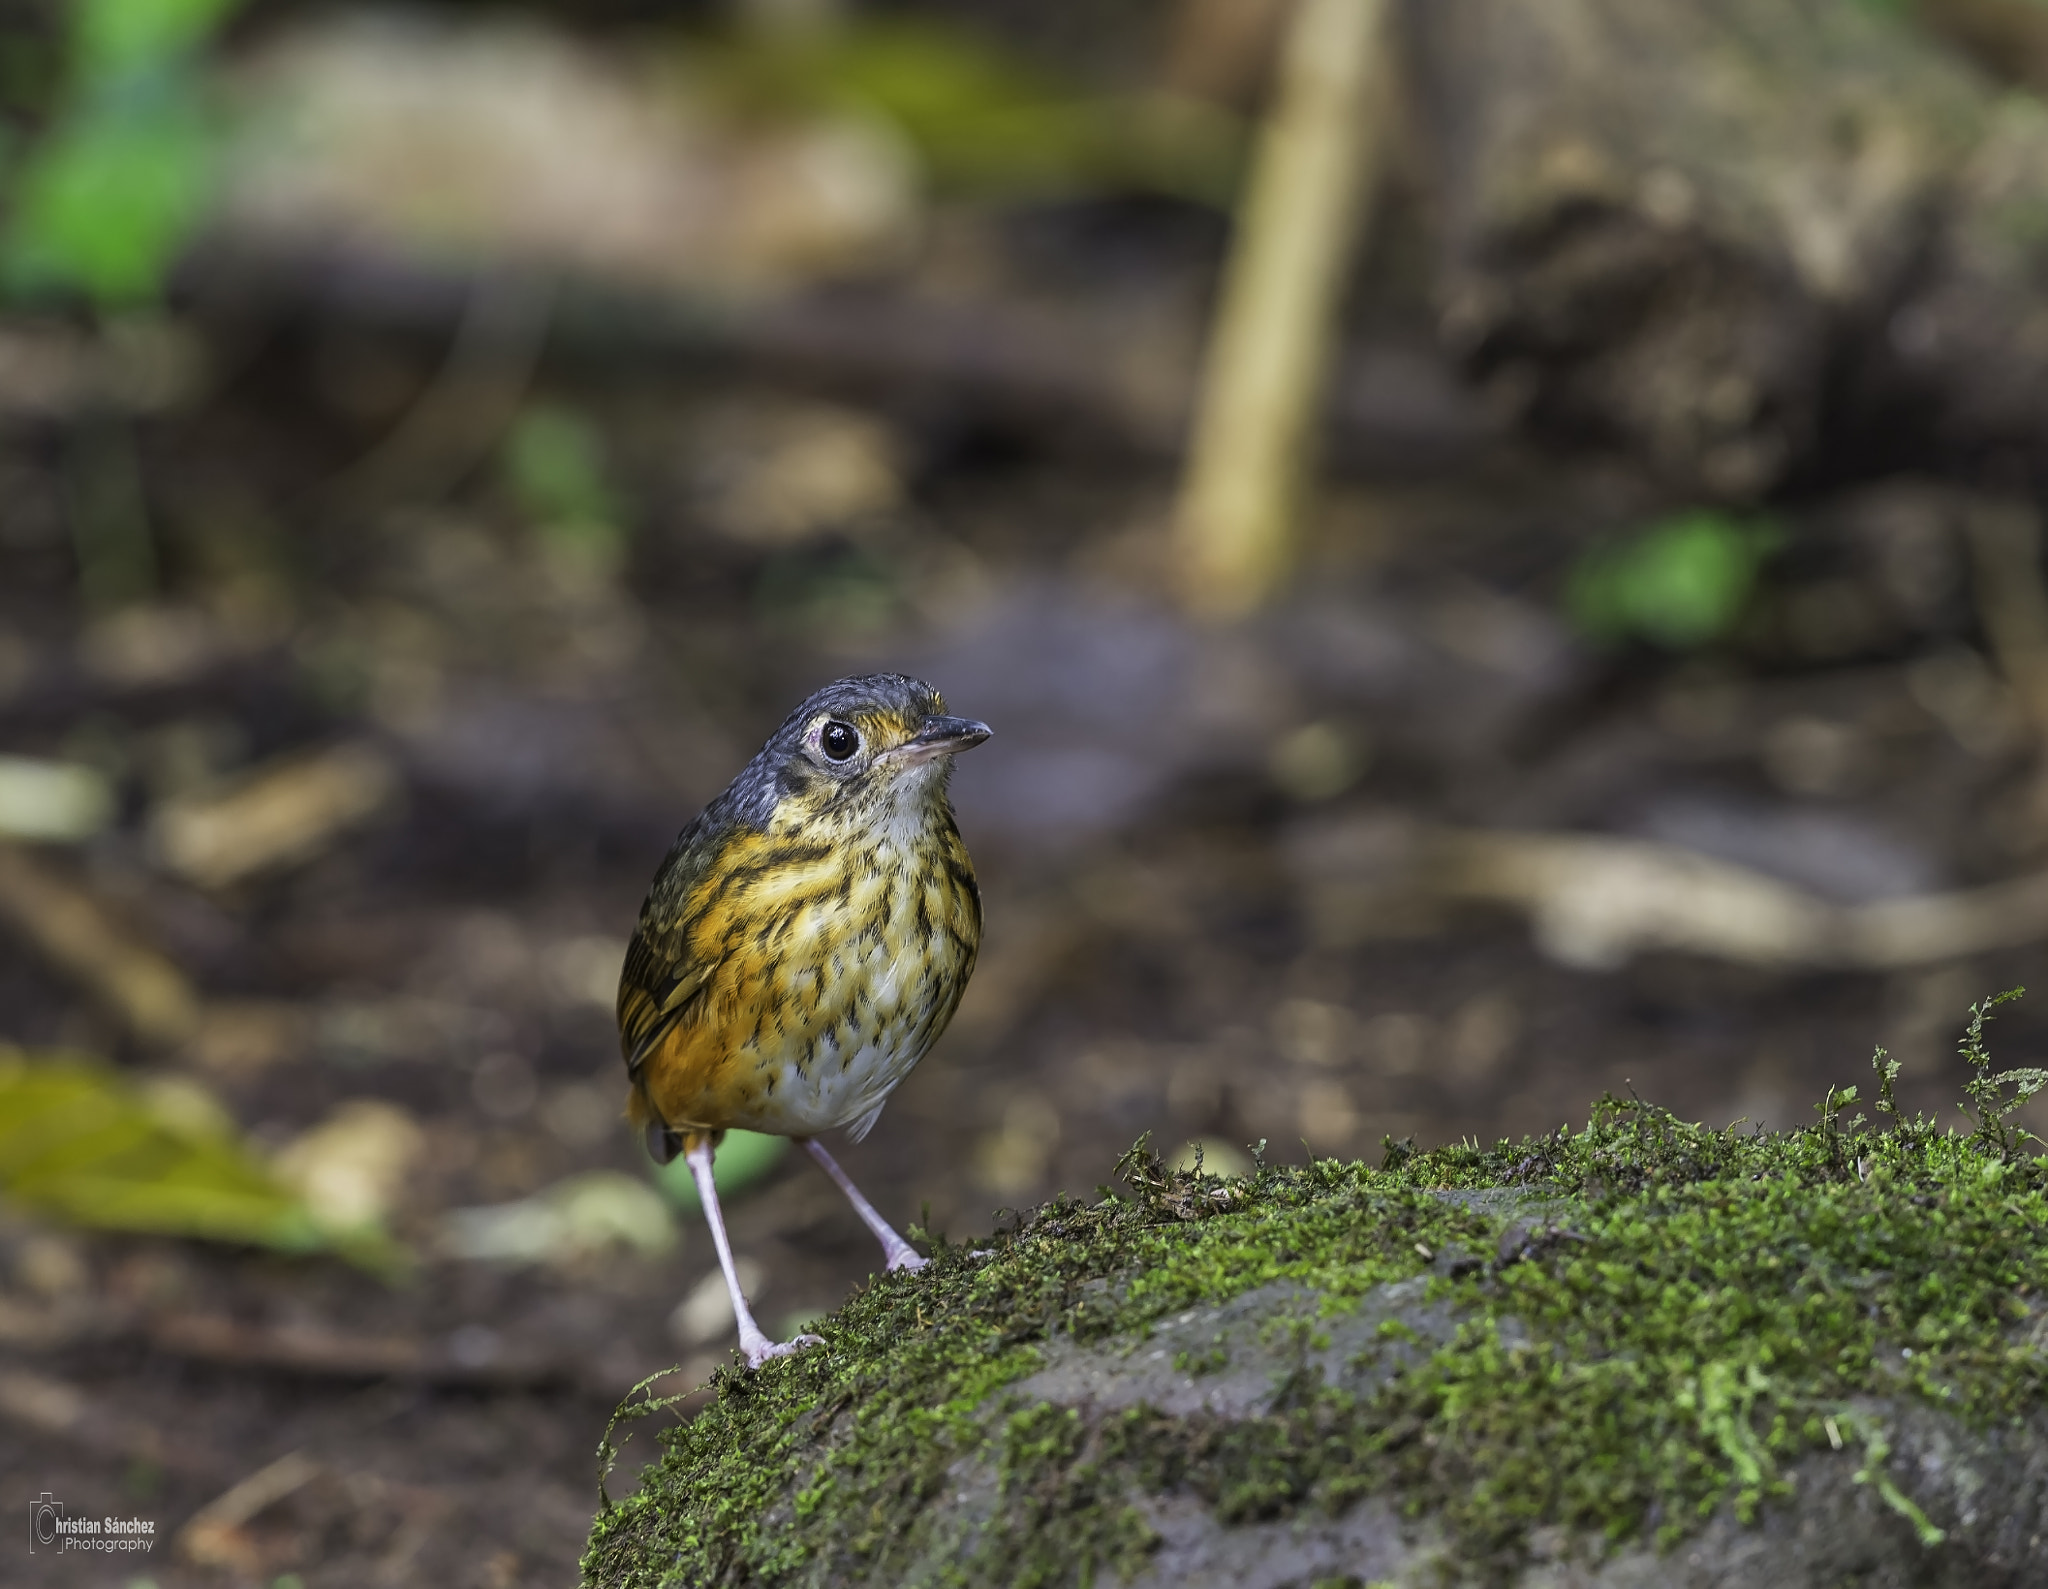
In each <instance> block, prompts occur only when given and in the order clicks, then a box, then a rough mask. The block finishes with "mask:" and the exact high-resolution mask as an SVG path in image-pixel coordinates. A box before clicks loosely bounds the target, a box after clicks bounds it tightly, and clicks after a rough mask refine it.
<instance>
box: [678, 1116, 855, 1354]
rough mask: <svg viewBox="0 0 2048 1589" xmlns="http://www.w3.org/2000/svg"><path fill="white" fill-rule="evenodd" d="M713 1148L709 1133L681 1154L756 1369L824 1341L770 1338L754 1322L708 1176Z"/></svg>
mask: <svg viewBox="0 0 2048 1589" xmlns="http://www.w3.org/2000/svg"><path fill="white" fill-rule="evenodd" d="M714 1151H715V1150H714V1149H713V1147H712V1145H711V1138H710V1136H709V1135H701V1136H699V1137H698V1138H697V1139H696V1140H695V1141H694V1142H692V1143H691V1144H690V1147H689V1148H688V1150H687V1151H686V1152H685V1153H684V1155H683V1157H684V1158H686V1159H688V1160H689V1162H690V1175H691V1178H692V1179H693V1180H695V1181H696V1183H697V1196H698V1198H699V1200H700V1201H701V1202H702V1203H703V1204H704V1222H705V1223H706V1224H707V1225H709V1226H710V1227H711V1245H712V1246H714V1247H716V1248H717V1249H718V1267H719V1268H721V1269H723V1270H724V1271H725V1289H726V1290H727V1291H728V1292H730V1293H731V1295H732V1316H733V1317H734V1318H735V1319H737V1320H738V1321H739V1326H740V1355H741V1356H742V1357H744V1358H746V1360H747V1367H749V1368H759V1367H760V1366H761V1365H762V1364H763V1363H765V1362H767V1361H768V1359H769V1358H771V1357H787V1356H788V1355H789V1354H790V1353H791V1352H800V1351H802V1350H803V1349H804V1348H805V1347H806V1346H818V1345H822V1344H823V1338H822V1337H820V1336H816V1335H799V1336H796V1337H795V1338H793V1339H791V1340H787V1341H771V1340H769V1339H768V1337H767V1336H765V1335H763V1334H762V1333H761V1326H760V1325H758V1324H756V1323H755V1322H754V1310H753V1309H752V1308H750V1307H748V1306H747V1299H746V1296H745V1295H744V1293H742V1292H741V1290H740V1277H739V1274H738V1272H737V1271H736V1270H735V1269H734V1268H733V1264H732V1243H730V1242H729V1241H727V1240H726V1239H725V1216H724V1215H723V1214H721V1213H720V1212H719V1211H718V1188H717V1186H716V1185H715V1184H713V1182H712V1179H711V1156H712V1153H713V1152H714Z"/></svg>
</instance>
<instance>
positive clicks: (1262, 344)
mask: <svg viewBox="0 0 2048 1589" xmlns="http://www.w3.org/2000/svg"><path fill="white" fill-rule="evenodd" d="M1385 11H1386V6H1385V0H1299V3H1298V5H1297V7H1296V10H1295V13H1294V16H1293V18H1292V19H1291V20H1290V22H1289V24H1288V28H1287V33H1286V37H1285V39H1284V40H1283V41H1282V45H1281V54H1280V63H1279V73H1278V80H1277V82H1276V84H1275V93H1274V100H1273V107H1272V109H1271V110H1270V111H1269V112H1268V114H1267V117H1266V121H1265V124H1264V126H1263V127H1262V128H1261V130H1260V134H1259V143H1258V149H1257V152H1256V154H1255V156H1254V160H1253V167H1252V172H1251V177H1250V181H1249V183H1248V184H1247V187H1246V191H1245V195H1244V199H1243V201H1242V204H1241V207H1240V212H1239V217H1238V226H1237V233H1236V237H1235V239H1234V241H1233V243H1232V247H1231V254H1230V260H1229V263H1228V266H1227V268H1226V272H1225V277H1224V285H1223V298H1222V302H1221V304H1220V306H1219V308H1218V311H1217V316H1216V323H1215V329H1214V332H1213V334H1212V337H1211V340H1210V346H1209V353H1208V358H1207V362H1206V368H1205V370H1204V373H1203V384H1202V391H1201V396H1200V400H1199V406H1198V408H1197V411H1196V416H1195V426H1194V435H1193V440H1192V443H1191V446H1190V449H1189V456H1188V463H1187V471H1186V474H1185V476H1184V477H1183V481H1182V487H1181V496H1180V502H1179V505H1178V509H1177V512H1176V515H1175V526H1174V533H1175V540H1176V547H1175V550H1176V566H1177V567H1178V569H1179V571H1180V577H1181V595H1182V598H1183V600H1184V601H1185V602H1186V604H1187V606H1188V607H1189V608H1190V609H1191V610H1192V611H1194V612H1196V613H1199V614H1201V615H1203V616H1205V617H1211V618H1232V617H1237V616H1241V615H1242V614H1244V613H1246V612H1249V611H1251V610H1252V609H1254V608H1255V607H1257V606H1259V605H1261V604H1262V603H1263V602H1265V601H1266V600H1267V599H1268V598H1270V597H1271V596H1272V595H1273V594H1274V592H1275V591H1276V590H1277V589H1278V588H1279V586H1280V584H1281V583H1282V581H1283V580H1285V578H1286V577H1287V573H1288V570H1289V569H1290V567H1291V566H1292V563H1293V558H1294V541H1295V527H1296V519H1297V516H1298V514H1299V510H1300V505H1301V499H1302V496H1303V488H1304V483H1305V479H1306V474H1307V470H1308V468H1309V462H1310V456H1311V441H1312V432H1313V427H1314V424H1315V421H1316V418H1317V415H1318V413H1319V410H1320V404H1319V401H1318V400H1319V398H1320V397H1321V394H1322V389H1323V382H1324V376H1325V373H1326V371H1327V369H1328V366H1329V362H1330V354H1331V351H1332V344H1333V342H1334V340H1335V337H1334V330H1335V324H1336V318H1337V311H1338V308H1339V305H1340V303H1341V297H1342V290H1343V284H1344V279H1345V275H1346V267H1347V266H1348V265H1349V263H1350V260H1351V257H1352V252H1353V249H1354V246H1355V243H1356V240H1357V237H1358V234H1359V232H1360V230H1361V228H1360V226H1359V218H1358V210H1359V208H1360V198H1361V195H1362V194H1363V192H1364V191H1365V189H1366V188H1367V187H1368V185H1369V183H1370V180H1371V175H1372V173H1373V172H1374V171H1375V170H1376V168H1377V165H1378V162H1379V156H1380V152H1381V146H1382V144H1383V142H1384V133H1383V130H1382V129H1381V128H1380V127H1379V126H1378V125H1377V124H1376V120H1375V118H1374V117H1372V116H1370V115H1369V114H1368V113H1367V100H1368V95H1369V91H1370V88H1371V86H1372V84H1373V82H1374V81H1375V79H1376V77H1377V75H1378V62H1379V57H1380V55H1381V53H1382V50H1381V40H1382V39H1383V38H1384V37H1385V27H1384V22H1383V19H1384V15H1385Z"/></svg>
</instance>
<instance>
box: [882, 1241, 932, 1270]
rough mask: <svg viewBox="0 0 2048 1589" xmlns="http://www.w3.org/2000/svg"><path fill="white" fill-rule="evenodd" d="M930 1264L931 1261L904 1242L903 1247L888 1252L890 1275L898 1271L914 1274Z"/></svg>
mask: <svg viewBox="0 0 2048 1589" xmlns="http://www.w3.org/2000/svg"><path fill="white" fill-rule="evenodd" d="M930 1262H931V1259H929V1258H927V1257H925V1256H924V1255H923V1254H922V1253H920V1252H918V1251H917V1250H916V1249H915V1248H913V1247H911V1246H910V1244H909V1243H908V1242H906V1243H904V1245H903V1246H901V1247H899V1248H896V1249H894V1250H893V1251H891V1252H890V1254H889V1264H888V1268H889V1272H890V1273H891V1274H894V1273H895V1272H896V1271H897V1270H898V1269H909V1270H912V1271H913V1272H914V1271H916V1270H919V1269H922V1268H924V1266H925V1265H926V1264H928V1263H930Z"/></svg>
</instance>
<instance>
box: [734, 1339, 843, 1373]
mask: <svg viewBox="0 0 2048 1589" xmlns="http://www.w3.org/2000/svg"><path fill="white" fill-rule="evenodd" d="M824 1344H825V1337H824V1336H822V1335H792V1336H791V1337H790V1338H789V1339H788V1340H786V1341H771V1340H769V1339H768V1337H767V1336H765V1335H763V1334H761V1332H760V1331H758V1330H756V1331H755V1332H754V1333H753V1335H752V1336H751V1337H748V1336H745V1335H742V1336H741V1337H740V1356H742V1357H744V1358H745V1359H746V1360H747V1367H749V1368H759V1367H760V1366H761V1365H762V1364H763V1363H765V1362H767V1361H768V1359H769V1358H771V1357H794V1356H795V1355H796V1354H797V1353H798V1352H801V1351H802V1350H803V1349H804V1348H805V1347H806V1346H823V1345H824Z"/></svg>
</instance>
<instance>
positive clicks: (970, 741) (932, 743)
mask: <svg viewBox="0 0 2048 1589" xmlns="http://www.w3.org/2000/svg"><path fill="white" fill-rule="evenodd" d="M994 732H995V730H994V729H992V728H990V727H989V726H988V724H986V723H977V722H976V721H975V720H974V719H973V718H971V717H927V718H926V719H925V720H924V721H923V722H922V723H920V724H918V728H917V732H916V733H915V734H913V735H912V736H911V737H910V738H909V739H906V740H905V741H904V742H903V743H902V744H900V745H898V746H897V747H896V749H895V750H894V751H893V752H892V753H891V754H893V755H895V756H896V757H898V758H899V759H901V760H903V761H907V762H919V761H931V760H932V759H933V758H935V757H938V756H957V755H958V754H959V753H960V752H961V751H963V750H972V749H974V747H975V746H976V745H979V744H980V743H981V742H982V741H983V740H984V739H987V738H988V737H989V735H990V734H992V733H994Z"/></svg>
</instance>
